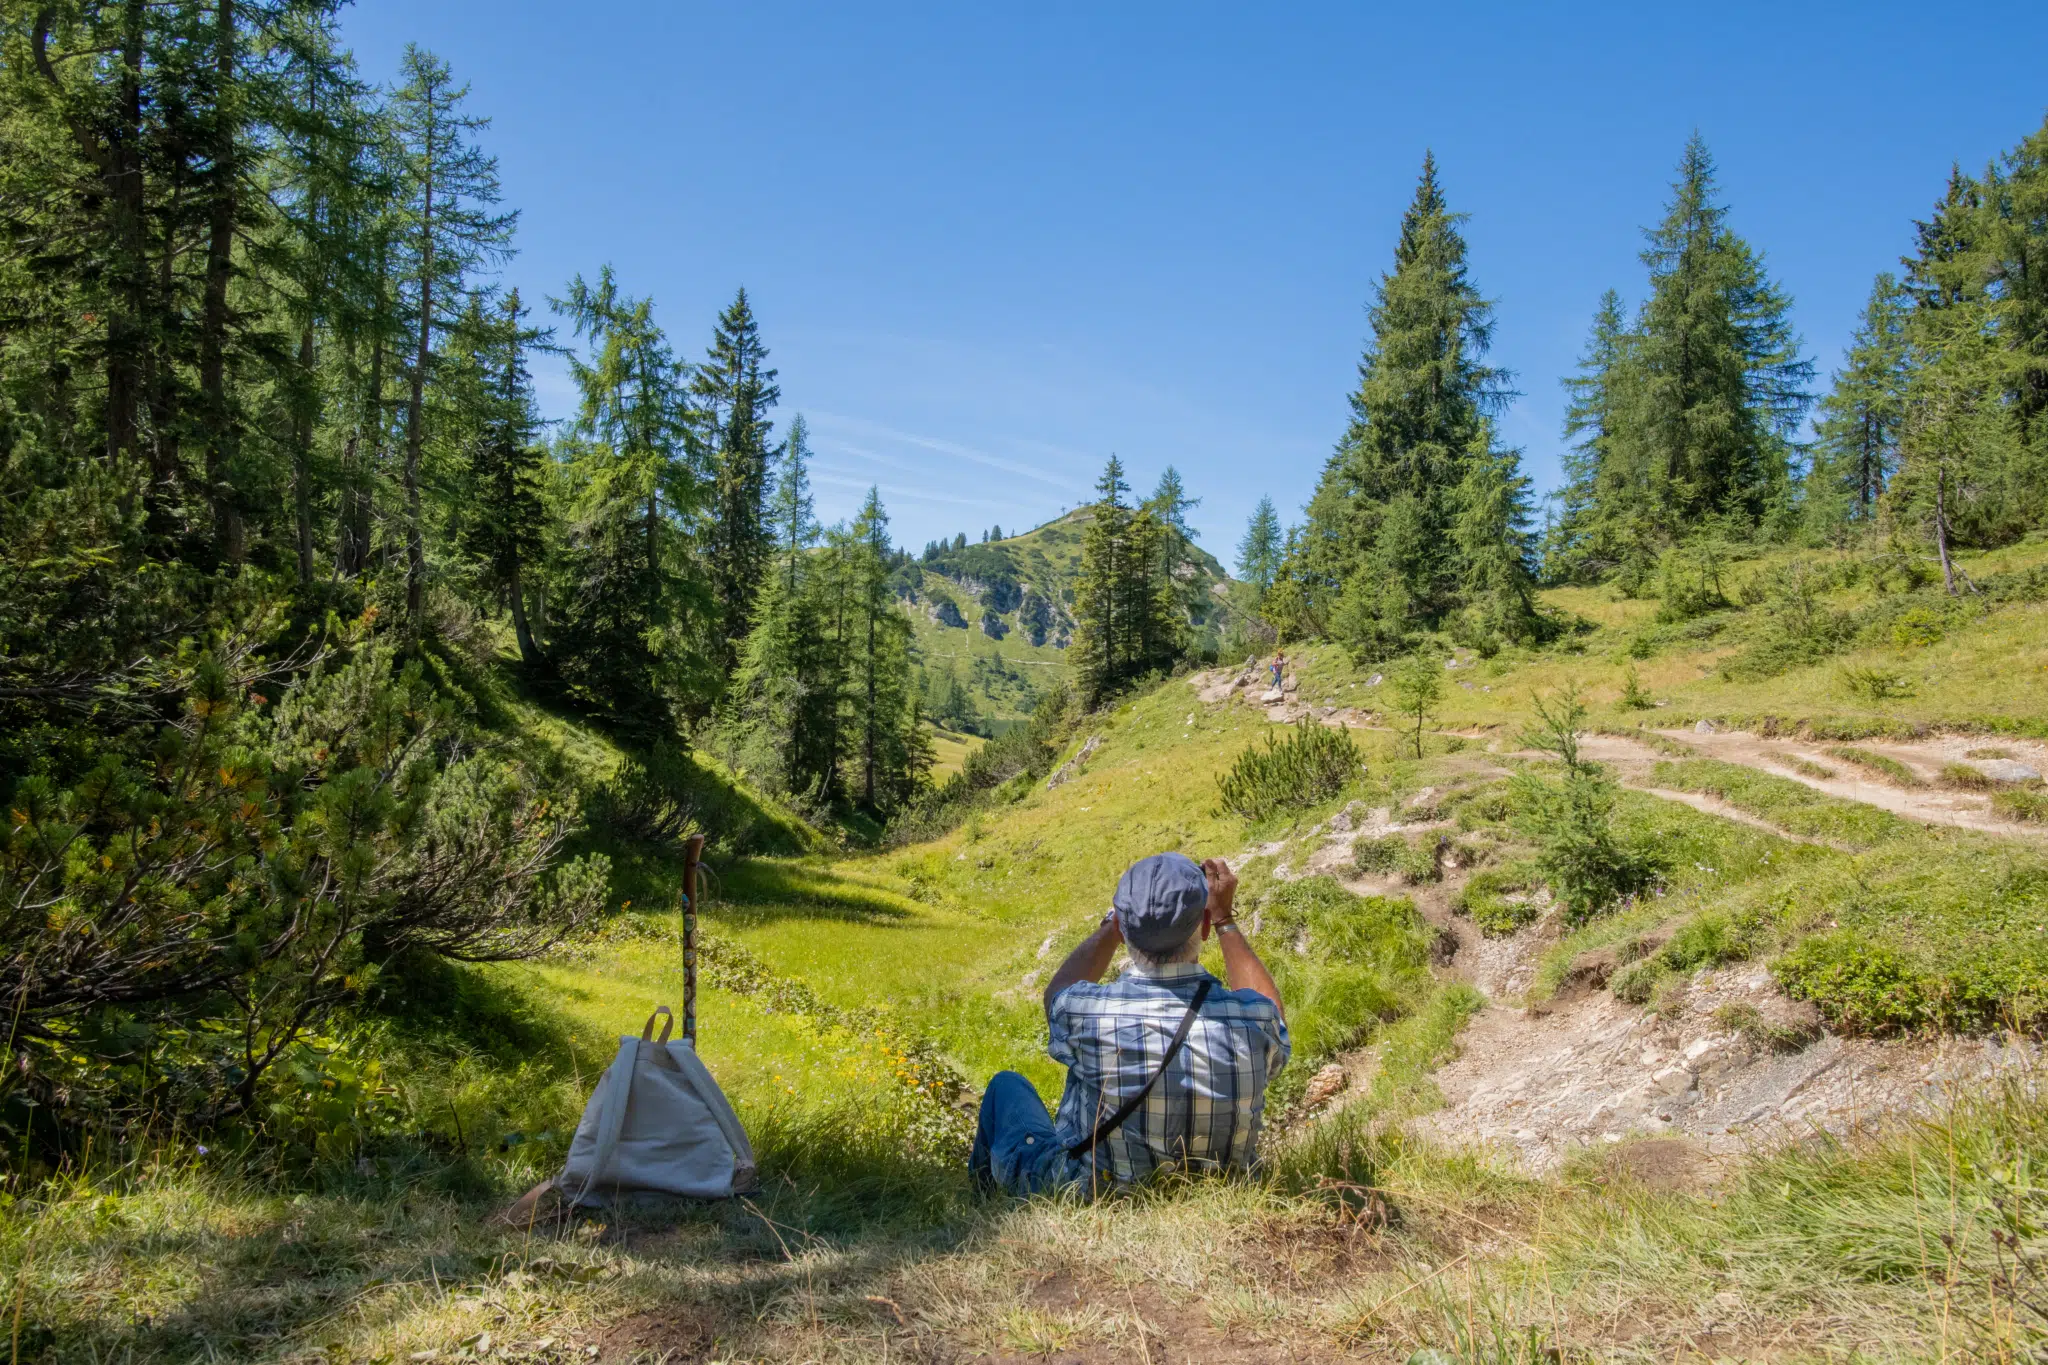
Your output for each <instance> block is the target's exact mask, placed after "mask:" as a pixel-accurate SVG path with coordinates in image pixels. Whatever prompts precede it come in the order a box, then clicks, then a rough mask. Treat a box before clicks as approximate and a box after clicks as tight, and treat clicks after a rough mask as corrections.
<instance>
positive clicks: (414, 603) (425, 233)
mask: <svg viewBox="0 0 2048 1365" xmlns="http://www.w3.org/2000/svg"><path fill="white" fill-rule="evenodd" d="M433 97H434V96H433V92H432V91H429V92H428V99H429V101H430V102H431V101H432V99H433ZM423 153H424V154H423V155H422V157H421V159H420V164H421V165H422V166H423V167H425V176H426V178H425V180H424V182H423V183H422V185H421V190H422V195H421V200H420V335H419V350H418V352H417V354H415V355H414V357H413V367H412V390H411V393H410V395H409V396H408V397H407V400H406V408H405V614H406V618H407V622H408V625H409V626H410V628H411V629H412V631H413V632H414V633H415V634H417V633H418V631H419V620H420V610H421V608H422V606H423V605H424V604H425V599H426V586H427V543H426V532H425V529H424V528H423V527H422V526H421V525H420V446H421V443H422V442H423V441H424V439H425V432H424V431H423V430H422V428H423V427H424V426H425V425H426V422H425V411H424V409H425V405H426V392H427V361H428V358H429V356H430V354H431V351H432V347H433V335H434V154H435V147H434V124H433V115H432V112H431V110H430V111H429V114H428V119H427V138H426V144H425V147H424V148H423Z"/></svg>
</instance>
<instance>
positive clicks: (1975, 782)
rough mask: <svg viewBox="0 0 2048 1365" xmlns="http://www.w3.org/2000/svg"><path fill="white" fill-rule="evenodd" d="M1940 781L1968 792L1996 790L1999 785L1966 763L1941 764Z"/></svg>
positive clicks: (1946, 785)
mask: <svg viewBox="0 0 2048 1365" xmlns="http://www.w3.org/2000/svg"><path fill="white" fill-rule="evenodd" d="M1940 781H1941V785H1942V786H1944V787H1955V788H1957V789H1959V790H1962V791H1970V792H1988V791H1996V790H1998V785H1999V784H1998V783H1996V782H1994V781H1992V780H1991V778H1989V777H1987V776H1985V775H1984V774H1983V773H1980V772H1978V771H1977V770H1976V769H1975V768H1973V767H1971V766H1970V765H1969V764H1967V763H1944V764H1942V765H1941V776H1940Z"/></svg>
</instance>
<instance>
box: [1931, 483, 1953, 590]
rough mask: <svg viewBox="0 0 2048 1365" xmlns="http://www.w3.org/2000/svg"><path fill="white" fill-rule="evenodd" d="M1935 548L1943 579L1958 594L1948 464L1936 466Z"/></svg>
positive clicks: (1948, 587) (1944, 583) (1945, 584)
mask: <svg viewBox="0 0 2048 1365" xmlns="http://www.w3.org/2000/svg"><path fill="white" fill-rule="evenodd" d="M1934 548H1935V551H1936V553H1938V554H1939V555H1940V556H1941V581H1942V583H1943V585H1944V586H1946V587H1947V589H1948V595H1949V596H1950V597H1954V596H1955V595H1956V566H1955V564H1954V563H1953V562H1951V561H1950V559H1949V557H1948V466H1947V465H1945V464H1937V465H1935V467H1934Z"/></svg>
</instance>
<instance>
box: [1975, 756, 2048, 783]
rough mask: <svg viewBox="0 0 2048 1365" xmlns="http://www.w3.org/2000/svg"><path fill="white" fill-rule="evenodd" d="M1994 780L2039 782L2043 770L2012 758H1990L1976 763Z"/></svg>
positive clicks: (1981, 771) (1982, 771) (1980, 770)
mask: <svg viewBox="0 0 2048 1365" xmlns="http://www.w3.org/2000/svg"><path fill="white" fill-rule="evenodd" d="M1976 768H1977V771H1978V772H1980V773H1982V774H1984V776H1986V777H1988V778H1990V779H1991V780H1992V781H1993V782H2039V781H2040V780H2041V771H2040V769H2038V768H2031V767H2028V766H2027V765H2026V764H2024V763H2021V762H2019V761H2018V760H2017V759H2011V758H1989V759H1985V760H1983V761H1982V762H1980V763H1978V764H1977V765H1976Z"/></svg>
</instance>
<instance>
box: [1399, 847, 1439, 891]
mask: <svg viewBox="0 0 2048 1365" xmlns="http://www.w3.org/2000/svg"><path fill="white" fill-rule="evenodd" d="M1449 844H1450V840H1449V839H1447V838H1445V837H1444V836H1443V835H1441V834H1422V835H1418V836H1416V838H1415V839H1413V840H1412V841H1410V842H1408V843H1406V844H1404V845H1403V846H1402V853H1401V861H1400V864H1399V866H1398V867H1397V869H1396V870H1397V871H1398V872H1399V874H1400V877H1401V880H1402V881H1404V882H1406V883H1408V885H1410V886H1422V885H1425V884H1427V883H1430V882H1440V881H1442V880H1443V879H1444V852H1445V849H1446V847H1447V846H1448V845H1449Z"/></svg>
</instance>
